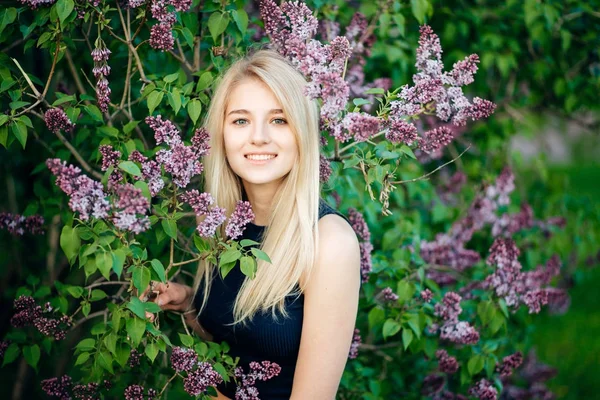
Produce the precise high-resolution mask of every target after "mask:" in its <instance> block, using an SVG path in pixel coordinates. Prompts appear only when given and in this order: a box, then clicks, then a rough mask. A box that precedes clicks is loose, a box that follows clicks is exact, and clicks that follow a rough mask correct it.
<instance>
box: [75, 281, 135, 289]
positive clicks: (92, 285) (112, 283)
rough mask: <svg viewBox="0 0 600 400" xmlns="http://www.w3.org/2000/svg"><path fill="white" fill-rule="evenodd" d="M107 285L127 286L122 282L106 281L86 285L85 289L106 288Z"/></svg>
mask: <svg viewBox="0 0 600 400" xmlns="http://www.w3.org/2000/svg"><path fill="white" fill-rule="evenodd" d="M107 285H121V286H123V285H129V282H124V281H106V282H96V283H92V284H90V285H87V286H86V287H85V288H86V289H92V288H95V287H99V286H107Z"/></svg>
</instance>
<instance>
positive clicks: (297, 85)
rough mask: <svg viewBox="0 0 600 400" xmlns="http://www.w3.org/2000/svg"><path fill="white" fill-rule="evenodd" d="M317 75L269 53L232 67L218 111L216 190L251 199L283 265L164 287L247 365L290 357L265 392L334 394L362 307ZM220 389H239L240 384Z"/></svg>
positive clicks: (174, 303) (356, 258)
mask: <svg viewBox="0 0 600 400" xmlns="http://www.w3.org/2000/svg"><path fill="white" fill-rule="evenodd" d="M305 85H306V80H305V79H304V78H303V76H302V75H301V74H300V73H299V72H298V71H296V69H294V68H293V66H292V65H290V64H289V63H288V62H287V61H286V60H285V59H284V58H282V57H281V56H279V55H278V54H277V53H275V52H273V51H270V50H261V51H258V52H256V53H254V54H253V55H251V56H248V57H246V58H244V59H242V60H239V61H237V62H236V63H234V64H233V65H232V66H231V67H230V68H229V69H228V71H227V72H226V73H225V74H224V76H223V77H222V80H221V82H220V84H219V86H218V88H217V90H216V92H215V94H214V97H213V99H212V103H211V107H210V109H209V111H208V116H207V120H206V128H207V129H208V131H209V132H210V134H211V139H210V140H211V142H210V144H211V153H210V155H209V156H207V157H206V158H205V160H204V166H205V184H206V187H205V191H207V192H210V193H211V194H212V195H213V197H214V198H215V200H216V203H217V204H218V205H219V206H221V207H225V208H226V210H227V212H228V213H230V212H232V211H233V209H234V207H235V204H236V202H237V201H238V200H240V199H245V200H248V201H250V203H251V204H252V209H253V211H254V214H255V220H254V223H251V224H249V225H248V226H247V227H246V230H245V232H244V237H243V238H250V239H253V240H255V241H257V242H260V243H261V248H262V249H263V250H264V251H265V252H266V253H267V254H268V255H269V256H270V258H271V261H272V263H271V264H269V263H266V262H263V261H259V263H258V270H257V273H256V277H255V278H254V279H248V278H246V277H245V276H244V275H243V274H242V273H241V271H240V270H239V268H238V267H236V268H234V269H233V270H232V271H231V272H230V273H229V274H228V275H227V276H226V278H225V279H222V278H221V276H220V274H219V272H218V270H217V269H216V267H215V266H213V265H210V264H208V263H201V264H200V265H199V267H198V272H197V276H196V280H195V283H194V287H193V288H190V287H188V286H185V285H181V284H176V283H170V284H169V285H168V287H167V285H163V284H161V285H158V286H156V287H155V290H158V292H159V295H158V297H157V299H155V301H158V303H159V305H160V306H161V307H162V308H163V309H165V310H179V311H187V310H190V309H191V308H195V310H196V312H194V313H193V314H188V315H193V317H196V318H193V320H192V321H190V322H191V324H193V325H194V327H195V330H196V331H197V332H198V333H199V334H200V335H201V336H203V337H204V338H207V339H212V340H214V341H217V342H220V341H221V340H225V341H227V342H228V343H229V345H230V347H231V350H230V352H229V354H230V355H231V356H232V357H234V358H235V357H240V363H239V365H240V366H242V367H243V368H244V371H247V370H248V364H249V362H250V361H259V362H260V361H263V360H268V361H271V362H276V363H278V364H279V365H280V367H281V373H280V374H279V375H278V376H277V377H275V378H273V379H271V380H269V381H266V382H257V384H256V388H257V389H258V390H259V392H260V395H259V396H260V398H261V399H263V400H265V399H266V400H270V399H274V400H278V399H294V400H297V399H310V400H320V399H323V400H326V399H327V400H329V399H334V398H335V394H336V392H337V389H338V386H339V382H340V379H341V376H342V373H343V370H344V367H345V365H346V360H347V358H348V352H349V349H350V344H351V342H352V336H353V331H354V325H355V319H356V313H357V308H358V295H359V288H360V251H359V245H358V241H357V238H356V235H355V233H354V231H353V230H352V228H351V226H350V225H349V224H348V222H347V220H345V218H343V217H342V216H341V215H340V214H338V213H337V212H336V211H335V210H333V209H332V208H331V207H329V206H327V205H326V204H325V203H324V202H323V201H321V200H320V197H319V192H320V184H319V127H318V126H319V112H318V106H317V105H316V103H315V101H312V100H310V99H308V98H307V97H306V96H304V94H303V88H304V86H305ZM218 391H219V397H218V399H227V398H234V397H235V385H234V384H232V383H231V384H229V385H226V384H222V385H220V386H219V387H218Z"/></svg>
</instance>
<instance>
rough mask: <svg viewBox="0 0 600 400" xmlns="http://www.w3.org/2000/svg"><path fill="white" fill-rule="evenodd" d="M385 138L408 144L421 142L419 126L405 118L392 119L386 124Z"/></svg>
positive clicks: (393, 141)
mask: <svg viewBox="0 0 600 400" xmlns="http://www.w3.org/2000/svg"><path fill="white" fill-rule="evenodd" d="M386 126H387V129H386V131H385V138H386V139H387V140H389V141H390V142H392V143H406V144H408V145H411V144H413V143H414V142H419V134H418V133H417V127H416V126H415V125H414V124H412V123H410V122H406V121H405V120H403V119H391V120H390V121H388V123H387V124H386Z"/></svg>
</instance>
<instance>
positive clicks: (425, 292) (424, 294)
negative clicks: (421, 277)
mask: <svg viewBox="0 0 600 400" xmlns="http://www.w3.org/2000/svg"><path fill="white" fill-rule="evenodd" d="M420 296H421V298H422V299H423V301H424V302H425V303H429V302H430V301H431V300H432V299H433V293H431V290H429V289H425V290H422V291H421V294H420Z"/></svg>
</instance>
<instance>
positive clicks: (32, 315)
mask: <svg viewBox="0 0 600 400" xmlns="http://www.w3.org/2000/svg"><path fill="white" fill-rule="evenodd" d="M14 307H15V314H14V315H13V316H12V318H11V320H10V323H11V325H12V326H14V327H15V328H23V327H26V326H35V327H36V329H37V330H38V331H39V332H40V333H42V334H43V335H46V336H48V337H53V338H54V339H55V340H62V339H64V338H65V337H66V330H67V329H68V328H69V327H71V326H72V321H71V319H70V318H69V316H67V315H63V316H62V317H60V318H58V319H55V318H49V317H46V316H44V314H45V313H46V314H47V313H50V312H51V311H52V307H50V305H49V303H46V305H45V308H44V309H42V307H41V306H39V305H37V304H36V303H35V300H34V299H33V298H32V297H31V296H24V295H21V296H19V298H18V299H16V300H15V302H14Z"/></svg>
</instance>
